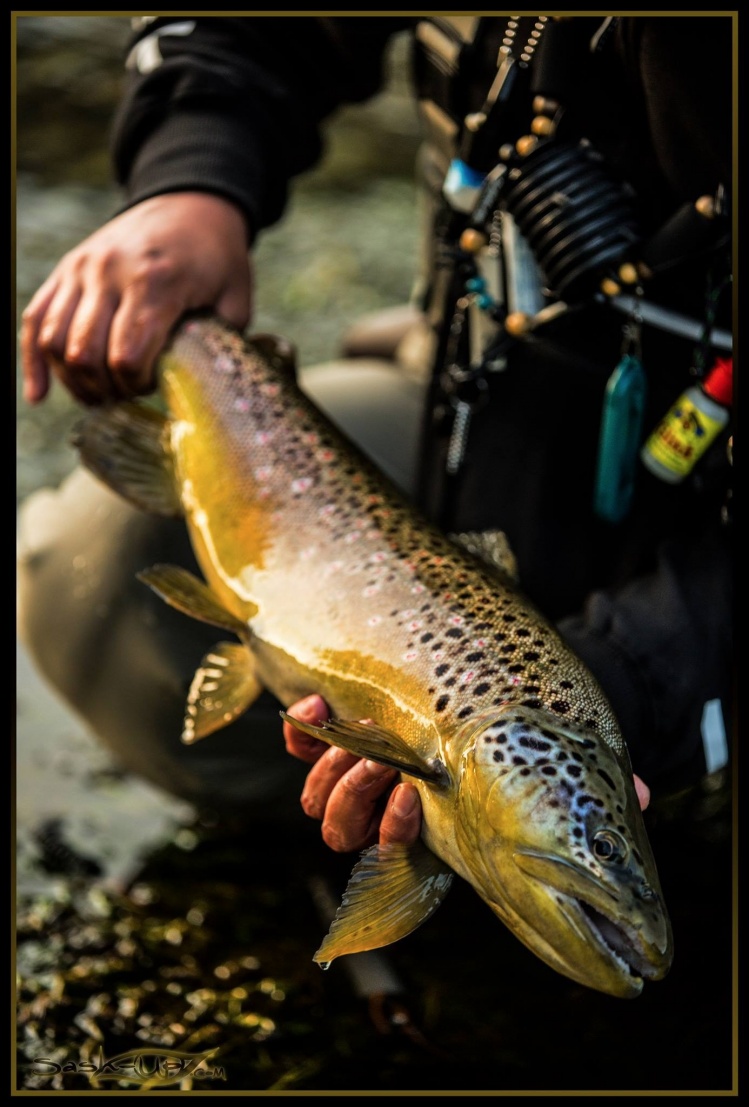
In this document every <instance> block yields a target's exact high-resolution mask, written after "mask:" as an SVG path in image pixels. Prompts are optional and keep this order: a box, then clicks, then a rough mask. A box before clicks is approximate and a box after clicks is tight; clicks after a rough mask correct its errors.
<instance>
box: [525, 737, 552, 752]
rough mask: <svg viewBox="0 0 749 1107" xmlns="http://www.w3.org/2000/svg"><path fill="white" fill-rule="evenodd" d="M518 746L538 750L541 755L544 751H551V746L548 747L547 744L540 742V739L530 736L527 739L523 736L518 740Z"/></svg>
mask: <svg viewBox="0 0 749 1107" xmlns="http://www.w3.org/2000/svg"><path fill="white" fill-rule="evenodd" d="M520 745H521V746H526V748H527V749H531V750H540V751H541V752H542V753H545V752H546V750H550V749H551V746H550V745H549V743H548V742H542V741H541V739H540V738H534V737H532V736H529V737H525V736H523V737H522V738H521V739H520Z"/></svg>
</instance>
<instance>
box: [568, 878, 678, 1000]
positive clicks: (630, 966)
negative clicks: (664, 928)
mask: <svg viewBox="0 0 749 1107" xmlns="http://www.w3.org/2000/svg"><path fill="white" fill-rule="evenodd" d="M568 899H569V902H570V903H571V904H572V905H573V909H576V910H577V914H578V918H580V917H582V919H583V920H584V921H585V923H586V924H587V926H588V929H589V931H590V933H591V934H592V936H593V938H594V940H595V941H596V944H597V945H598V947H599V949H602V950H603V952H604V953H605V954H606V955H607V956H608V957H609V958H610V959H611V960H613V961H614V962H615V963H616V964H618V965H619V966H620V967H621V969H622V971H623V972H624V973H629V975H630V976H631V977H632V979H633V982H634V983H635V984H638V983H639V987H640V988H642V986H643V982H644V980H657V979H658V978H659V977H660V976H662V975H663V974H662V973H661V972H660V971H659V970H658V968H657V966H655V965H653V964H652V963H651V962H650V961H648V959H647V958H646V957H644V956H643V954H642V953H641V951H640V950H639V949H638V948H637V945H636V944H635V942H636V939H635V937H634V935H636V934H637V931H636V929H635V928H634V927H632V928H631V930H632V934H631V935H630V934H629V933H628V928H627V927H625V926H624V925H623V924H622V923H621V922H619V921H616V920H614V919H612V918H610V917H609V916H608V915H604V914H603V912H601V911H599V910H598V909H597V908H595V907H593V905H592V904H590V903H586V902H585V900H582V899H574V898H573V897H571V896H570V897H568Z"/></svg>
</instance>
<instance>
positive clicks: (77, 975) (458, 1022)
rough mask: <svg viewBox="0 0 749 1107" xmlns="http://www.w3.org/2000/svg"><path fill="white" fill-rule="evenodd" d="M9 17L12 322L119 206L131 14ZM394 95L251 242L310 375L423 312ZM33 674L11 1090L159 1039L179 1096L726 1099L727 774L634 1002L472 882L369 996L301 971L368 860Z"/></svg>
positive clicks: (364, 117)
mask: <svg viewBox="0 0 749 1107" xmlns="http://www.w3.org/2000/svg"><path fill="white" fill-rule="evenodd" d="M16 26H17V31H18V44H19V60H18V71H17V77H18V95H19V134H18V169H19V177H18V183H17V197H16V198H17V215H18V227H17V280H18V297H17V308H18V311H19V312H20V311H21V310H22V309H23V306H24V304H25V303H26V302H27V300H28V298H29V296H30V295H31V294H32V293H33V291H34V289H35V288H36V287H37V286H38V284H39V283H40V281H42V280H43V279H44V277H45V276H46V275H47V273H48V272H49V270H50V268H51V267H52V266H53V265H54V263H55V261H56V260H57V259H58V258H59V257H60V256H61V254H62V253H63V252H64V251H65V250H67V249H69V248H70V247H71V246H73V245H74V244H75V243H77V242H78V241H79V240H80V239H81V238H82V237H84V236H85V235H86V234H88V233H89V232H90V231H92V230H93V229H95V227H97V226H98V225H99V224H100V223H101V222H102V221H103V220H104V219H106V218H107V217H108V216H109V215H110V214H112V213H113V212H114V210H116V206H117V204H118V202H119V198H118V195H117V193H116V191H115V190H113V189H112V188H111V186H110V185H109V183H108V168H107V159H106V154H105V150H106V128H107V122H108V119H109V115H110V112H111V107H112V103H113V98H114V97H115V95H116V91H117V85H118V81H119V73H120V56H121V49H122V42H123V39H124V35H125V33H126V31H127V21H126V20H121V19H119V18H116V17H72V16H67V17H46V16H45V17H20V18H19V19H18V20H17V23H16ZM405 80H406V74H405V67H404V61H403V54H402V53H401V54H398V55H396V58H395V61H394V72H393V77H392V83H391V85H390V86H389V89H388V91H387V92H386V93H385V94H384V95H383V96H382V97H380V98H378V99H377V100H376V101H375V102H373V103H372V104H371V105H367V106H366V107H364V108H360V109H350V110H347V111H346V112H344V113H342V114H341V116H340V117H339V118H338V119H337V120H336V122H335V126H334V127H332V128H331V133H330V140H329V157H328V159H327V161H326V164H325V166H324V167H323V168H321V169H320V170H318V171H315V172H314V173H311V174H309V175H307V176H306V177H305V178H304V179H303V180H302V181H300V182H299V187H298V189H297V193H296V196H295V203H294V207H293V210H292V212H291V213H290V214H289V217H288V218H287V219H285V220H284V222H283V223H282V224H281V225H280V226H278V227H276V228H274V229H273V230H271V231H269V232H268V234H267V235H266V236H265V238H264V239H263V241H262V243H261V245H260V247H259V249H258V254H257V266H258V306H257V316H256V327H257V329H258V330H274V331H278V332H280V333H283V334H284V335H286V336H287V337H288V338H290V339H291V340H292V341H293V342H294V343H295V344H296V345H297V347H298V350H299V356H300V359H301V361H302V362H303V363H304V364H312V363H315V362H317V361H319V360H322V359H324V358H327V357H330V356H332V355H334V354H335V352H336V349H337V342H338V337H339V335H340V333H341V331H342V330H343V328H344V326H345V325H346V324H347V323H348V322H350V321H351V319H352V317H354V316H356V315H357V314H360V313H363V312H365V311H369V310H372V309H376V308H379V307H385V306H390V305H392V304H396V303H400V302H403V301H404V300H405V299H406V298H407V297H408V294H409V290H410V287H411V281H412V269H413V258H414V251H415V245H416V223H417V220H416V217H415V210H416V209H415V196H414V191H413V187H412V184H411V164H412V158H413V153H414V150H415V147H416V142H417V134H418V130H417V125H416V120H415V115H414V112H413V106H412V104H411V101H410V99H409V98H408V96H407V94H406V88H405ZM77 414H78V411H77V408H76V407H75V405H74V404H73V403H72V401H70V400H69V399H68V398H67V396H66V394H65V393H64V392H63V391H62V389H60V388H54V389H53V391H52V395H51V396H50V398H49V399H48V400H47V401H46V402H45V403H44V404H42V405H40V406H39V407H38V408H36V409H33V410H32V409H29V408H27V407H24V406H23V404H22V403H19V406H18V486H17V500H18V502H19V503H20V501H21V500H23V499H24V498H25V497H26V496H27V495H28V494H29V493H31V492H33V491H34V490H35V489H37V488H39V487H41V486H43V485H45V484H53V485H54V484H57V483H58V482H59V481H60V479H61V478H62V477H63V476H64V475H65V474H66V473H67V472H69V470H70V468H71V467H72V466H73V465H74V463H75V455H74V454H73V452H72V450H71V449H70V447H69V445H68V444H67V437H68V434H69V431H70V428H71V426H72V424H73V422H74V421H75V419H76V417H77ZM17 674H18V720H17V741H18V750H19V757H18V797H17V814H18V823H19V826H18V844H19V866H18V875H19V893H18V909H19V912H18V913H19V924H18V942H19V955H18V963H17V969H18V974H19V981H20V983H19V992H18V999H19V1015H18V1022H17V1029H18V1036H19V1069H18V1081H17V1082H18V1086H19V1087H23V1088H26V1089H29V1090H31V1089H39V1090H52V1089H61V1088H64V1089H68V1090H71V1089H77V1090H87V1089H89V1088H90V1087H92V1086H94V1085H93V1080H92V1077H91V1074H90V1070H88V1071H86V1070H82V1069H81V1063H84V1064H85V1063H86V1062H87V1061H88V1060H89V1059H90V1058H101V1057H105V1058H111V1057H112V1056H113V1055H115V1054H119V1053H123V1052H125V1051H128V1050H135V1049H140V1050H143V1051H146V1050H147V1049H148V1048H151V1049H153V1048H159V1047H161V1048H166V1049H172V1050H175V1049H181V1050H185V1051H188V1052H190V1051H192V1052H200V1051H203V1050H209V1049H214V1048H215V1049H217V1050H218V1052H217V1054H216V1056H215V1058H214V1059H213V1060H212V1062H211V1064H212V1065H213V1066H214V1067H213V1070H212V1071H214V1075H213V1076H200V1077H192V1078H190V1077H187V1078H185V1079H184V1080H183V1081H182V1082H181V1085H178V1086H181V1087H182V1088H183V1089H184V1090H189V1088H190V1086H192V1087H193V1088H194V1089H196V1090H197V1089H199V1088H209V1089H210V1090H219V1091H224V1090H238V1091H244V1090H254V1091H263V1090H265V1091H268V1090H279V1091H285V1090H289V1091H305V1090H345V1089H350V1090H354V1091H357V1090H359V1091H363V1090H374V1091H376V1090H385V1091H388V1090H389V1091H392V1090H395V1089H405V1090H409V1089H410V1090H428V1089H433V1090H437V1091H439V1090H448V1089H460V1090H468V1091H472V1092H474V1093H478V1094H481V1093H482V1092H483V1093H484V1094H502V1093H507V1092H509V1091H512V1090H513V1089H518V1090H528V1089H537V1090H540V1091H541V1092H549V1093H552V1092H553V1091H554V1090H566V1091H574V1090H585V1089H599V1090H601V1089H613V1090H623V1091H626V1090H635V1089H651V1090H654V1091H664V1090H669V1089H672V1090H683V1091H685V1092H686V1091H697V1092H700V1091H702V1092H705V1091H708V1090H724V1091H725V1090H727V1089H729V1088H730V1087H731V1083H732V1071H731V1065H732V1054H731V1047H732V1042H733V1028H732V1019H731V987H732V964H731V857H730V842H729V839H730V824H729V818H730V814H729V808H728V798H729V795H728V785H727V782H726V781H725V780H723V779H721V778H718V779H713V780H712V781H709V782H707V783H706V784H705V786H704V788H701V789H697V790H695V791H694V792H693V793H691V794H690V795H688V796H684V797H681V798H679V797H675V798H672V799H671V800H670V801H669V803H668V804H664V805H662V806H661V807H660V808H656V809H653V810H651V812H650V813H649V816H648V817H649V829H650V833H651V837H652V840H653V845H654V850H655V853H656V857H657V858H658V859H659V865H660V867H661V875H662V881H663V886H664V892H665V895H666V899H667V901H668V903H669V906H670V909H671V914H672V919H673V925H674V933H675V940H676V959H675V964H674V969H673V970H672V973H671V975H670V976H669V977H668V978H667V979H666V980H665V981H663V982H662V983H659V984H656V985H653V986H651V987H649V988H646V991H645V993H644V994H643V996H642V997H641V998H640V999H638V1000H636V1001H632V1002H625V1001H620V1000H612V999H610V998H608V997H606V996H602V995H598V994H596V993H593V992H590V991H589V990H587V989H584V988H580V987H578V986H576V985H573V984H571V983H570V982H568V981H566V980H564V979H563V978H561V977H559V976H558V975H557V974H555V973H553V972H552V971H551V970H550V969H547V968H546V967H545V966H544V965H542V964H541V963H540V962H539V961H538V960H537V959H536V958H535V957H533V956H532V955H531V954H530V953H528V952H527V951H526V950H525V949H524V947H522V946H521V945H520V944H519V943H518V942H517V940H516V939H514V938H513V937H512V936H511V935H510V934H509V932H507V931H505V930H504V928H503V927H502V926H501V925H500V924H499V923H498V922H497V920H496V919H495V918H494V917H493V916H492V915H491V914H490V913H489V911H488V909H487V908H486V907H485V906H484V905H483V904H482V903H481V902H480V901H479V900H478V897H476V896H475V894H474V893H473V892H472V891H471V890H470V889H469V888H468V887H467V886H465V885H463V884H462V883H461V882H456V884H457V886H456V887H455V888H454V890H453V891H452V892H451V893H450V896H448V898H447V900H446V902H445V905H444V906H443V907H442V908H441V909H440V911H439V913H438V914H437V915H436V916H435V917H434V919H432V920H430V922H429V923H428V924H426V925H425V926H424V927H423V928H421V929H420V930H419V931H417V932H416V933H415V934H413V935H411V936H410V937H409V938H407V939H405V940H404V941H402V942H400V943H398V945H397V947H394V948H393V949H391V950H390V951H388V966H389V968H388V971H389V972H390V973H391V976H390V977H389V978H388V980H389V983H388V984H381V985H380V987H381V988H386V987H390V988H401V989H402V990H401V991H397V992H395V993H394V994H391V995H390V996H389V997H388V996H383V995H380V996H379V997H377V996H375V997H374V998H372V999H371V1000H369V1001H368V1000H367V999H366V998H364V997H363V996H362V995H361V994H360V989H361V980H358V981H357V980H356V979H353V978H352V977H351V976H350V974H349V972H348V971H347V968H346V965H345V963H343V962H340V963H336V964H335V965H334V966H333V967H332V968H331V970H330V971H329V972H328V973H322V972H321V971H320V970H319V969H318V968H317V967H316V966H315V965H314V964H313V963H312V960H311V957H312V954H313V952H314V950H315V949H316V948H317V945H318V944H319V941H320V938H321V937H322V934H323V932H324V929H325V924H324V923H323V921H322V919H321V917H320V914H319V911H318V909H317V908H316V906H315V902H316V900H315V896H316V895H317V897H318V898H319V891H320V884H319V881H323V882H324V883H325V885H326V886H329V888H330V889H331V892H332V895H333V897H334V898H335V897H336V896H338V895H339V894H340V891H341V890H342V888H343V886H344V884H345V879H346V875H347V872H348V870H349V869H350V867H351V864H352V858H350V857H344V858H341V857H337V856H335V855H333V854H331V853H330V851H328V850H327V849H325V847H324V846H323V845H322V843H321V842H320V840H319V831H318V828H317V826H316V824H312V823H310V824H309V826H308V828H307V832H306V833H301V834H300V833H298V832H296V833H295V834H294V835H293V836H291V835H285V834H283V833H278V834H277V835H275V836H274V837H273V838H272V839H270V836H269V834H268V832H267V830H266V829H265V828H262V827H253V826H252V825H244V826H236V825H228V824H227V823H226V822H225V821H224V820H221V819H219V818H218V817H217V816H215V815H211V814H210V813H204V814H202V815H201V816H200V817H198V816H197V814H196V813H195V812H194V811H193V810H192V809H191V808H190V807H188V806H186V805H184V804H182V803H180V802H178V801H176V800H174V799H172V798H170V797H167V796H165V795H163V794H162V793H160V792H158V791H157V790H155V789H152V788H150V787H149V786H147V785H145V784H143V783H142V782H140V781H138V780H136V779H134V778H133V777H130V776H127V775H124V774H122V773H120V772H119V771H118V770H117V769H116V767H114V766H113V765H112V764H111V763H110V761H109V759H108V757H107V755H106V754H105V753H104V752H103V751H102V750H101V749H100V748H99V747H98V746H97V745H96V744H95V742H94V740H93V739H92V737H91V736H90V735H89V734H88V733H87V731H86V729H85V727H84V726H83V725H82V723H81V722H80V721H79V720H78V719H77V718H76V717H75V716H74V715H72V714H71V713H70V712H69V711H68V710H67V709H66V708H65V707H64V706H63V705H62V704H61V703H60V702H59V700H58V699H57V698H56V697H55V695H54V693H53V692H51V690H50V689H48V688H47V687H46V686H45V685H44V684H43V682H42V681H41V680H40V678H39V676H38V675H37V674H36V673H35V671H34V669H33V667H32V666H31V664H30V662H29V660H28V657H27V656H26V654H25V653H24V651H23V649H22V648H21V649H20V652H19V661H18V669H17ZM311 875H313V876H315V877H316V878H317V883H315V884H311V883H310V876H311ZM393 973H394V974H395V975H394V976H393V975H392V974H393ZM42 1057H45V1058H47V1059H49V1060H51V1062H52V1064H51V1065H50V1064H48V1065H47V1066H46V1067H45V1066H42V1065H41V1064H40V1063H39V1059H40V1058H42ZM64 1064H67V1065H68V1071H67V1072H66V1073H63V1072H61V1071H52V1070H53V1068H54V1066H55V1065H56V1066H57V1069H58V1070H60V1069H61V1068H62V1066H63V1065H64ZM207 1064H208V1063H207ZM216 1065H220V1066H221V1067H222V1069H223V1073H221V1072H219V1073H218V1074H215V1066H216ZM40 1069H41V1070H42V1071H41V1072H40V1071H39V1070H40ZM34 1070H36V1071H34ZM190 1081H192V1083H190ZM101 1086H102V1087H103V1088H104V1089H112V1088H114V1089H117V1088H119V1087H122V1088H133V1087H136V1086H137V1084H135V1083H133V1082H132V1081H125V1082H123V1083H122V1084H118V1083H117V1082H116V1081H115V1082H112V1083H102V1085H101Z"/></svg>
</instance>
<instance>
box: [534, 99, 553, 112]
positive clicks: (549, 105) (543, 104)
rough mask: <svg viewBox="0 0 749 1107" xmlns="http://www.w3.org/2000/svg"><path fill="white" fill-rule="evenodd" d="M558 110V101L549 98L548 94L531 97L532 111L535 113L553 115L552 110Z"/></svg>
mask: <svg viewBox="0 0 749 1107" xmlns="http://www.w3.org/2000/svg"><path fill="white" fill-rule="evenodd" d="M558 110H559V102H558V101H557V100H551V99H549V97H548V96H534V97H533V111H534V113H535V114H536V115H541V114H542V113H543V114H544V115H553V114H554V112H556V111H558Z"/></svg>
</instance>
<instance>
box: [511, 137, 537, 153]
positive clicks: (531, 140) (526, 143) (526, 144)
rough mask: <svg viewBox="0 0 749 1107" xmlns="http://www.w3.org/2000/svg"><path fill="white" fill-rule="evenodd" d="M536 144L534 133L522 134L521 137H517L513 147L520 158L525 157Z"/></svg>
mask: <svg viewBox="0 0 749 1107" xmlns="http://www.w3.org/2000/svg"><path fill="white" fill-rule="evenodd" d="M537 146H538V139H537V138H536V137H535V135H523V137H522V138H519V139H518V140H517V142H516V143H515V149H516V150H517V152H518V153H519V154H520V156H521V158H526V157H527V156H528V154H530V153H532V152H533V151H534V150H535V149H536V147H537Z"/></svg>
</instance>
